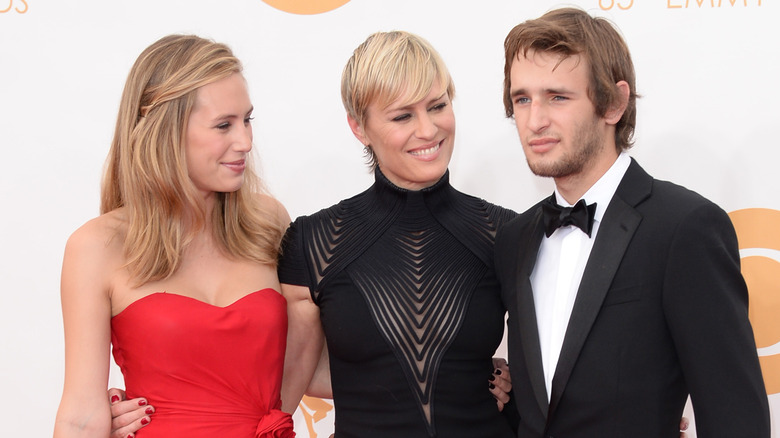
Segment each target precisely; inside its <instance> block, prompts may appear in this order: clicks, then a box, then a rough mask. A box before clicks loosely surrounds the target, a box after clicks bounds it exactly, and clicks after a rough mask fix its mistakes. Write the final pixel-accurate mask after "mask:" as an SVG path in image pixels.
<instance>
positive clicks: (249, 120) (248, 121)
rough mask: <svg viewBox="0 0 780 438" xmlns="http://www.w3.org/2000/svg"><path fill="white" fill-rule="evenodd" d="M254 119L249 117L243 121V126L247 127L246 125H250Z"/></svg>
mask: <svg viewBox="0 0 780 438" xmlns="http://www.w3.org/2000/svg"><path fill="white" fill-rule="evenodd" d="M254 119H255V118H254V117H252V116H249V117H247V118H245V119H244V124H245V125H248V124H250V123H252V120H254Z"/></svg>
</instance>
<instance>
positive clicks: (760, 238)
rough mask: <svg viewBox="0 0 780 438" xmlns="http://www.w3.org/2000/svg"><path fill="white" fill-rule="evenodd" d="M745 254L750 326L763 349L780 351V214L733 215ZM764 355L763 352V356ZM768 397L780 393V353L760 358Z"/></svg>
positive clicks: (754, 210)
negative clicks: (770, 348) (779, 316)
mask: <svg viewBox="0 0 780 438" xmlns="http://www.w3.org/2000/svg"><path fill="white" fill-rule="evenodd" d="M729 216H730V217H731V221H732V222H733V223H734V228H735V229H736V230H737V238H738V239H739V249H740V251H741V252H742V275H743V276H744V277H745V282H746V283H747V286H748V294H749V295H750V310H749V315H750V323H751V324H752V325H753V333H754V335H755V337H756V346H757V347H758V348H759V349H762V348H768V347H773V349H774V350H778V347H780V345H778V344H780V318H778V315H780V211H778V210H770V209H765V208H749V209H745V210H737V211H733V212H731V214H729ZM759 354H760V352H759ZM759 360H760V361H761V370H762V372H763V374H764V384H765V385H766V392H767V394H777V393H780V353H778V354H769V355H760V356H759Z"/></svg>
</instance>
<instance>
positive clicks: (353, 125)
mask: <svg viewBox="0 0 780 438" xmlns="http://www.w3.org/2000/svg"><path fill="white" fill-rule="evenodd" d="M347 123H349V129H351V130H352V133H353V134H354V135H355V138H357V139H358V140H359V141H360V142H361V143H363V146H368V143H369V141H368V137H366V134H365V132H363V127H362V126H360V123H358V121H357V120H355V119H354V118H353V117H352V116H350V115H349V114H347Z"/></svg>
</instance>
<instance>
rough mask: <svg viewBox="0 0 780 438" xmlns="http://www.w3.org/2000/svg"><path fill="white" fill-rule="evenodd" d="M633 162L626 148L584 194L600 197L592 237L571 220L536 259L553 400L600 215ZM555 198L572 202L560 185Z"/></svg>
mask: <svg viewBox="0 0 780 438" xmlns="http://www.w3.org/2000/svg"><path fill="white" fill-rule="evenodd" d="M629 164H631V158H630V157H629V156H628V154H626V153H625V152H622V153H621V154H620V155H618V158H617V160H615V163H614V164H612V166H611V167H610V168H609V170H608V171H607V172H606V173H605V174H604V175H603V176H602V177H601V178H600V179H599V180H598V181H596V183H595V184H593V186H592V187H591V188H590V189H589V190H588V191H587V192H586V193H585V194H584V195H583V196H582V199H585V202H587V203H588V204H593V203H594V202H595V203H596V214H595V216H594V218H595V221H594V224H593V230H592V232H591V236H590V237H588V235H587V234H586V233H585V232H584V231H582V230H580V229H579V228H577V227H576V226H574V225H568V226H565V227H561V228H558V229H557V230H556V231H555V232H554V233H553V234H552V235H551V236H550V237H544V238H543V239H542V243H541V246H540V247H539V254H538V257H537V259H536V265H535V266H534V270H533V272H532V273H531V286H532V288H533V294H534V307H535V308H536V321H537V324H538V328H539V344H540V345H541V350H542V365H543V366H544V378H545V383H546V385H547V399H548V401H549V399H550V393H551V389H552V380H553V376H554V375H555V368H556V367H557V365H558V357H559V356H560V354H561V348H562V346H563V338H564V336H565V335H566V328H567V326H568V325H569V318H570V316H571V311H572V308H573V307H574V300H575V298H577V290H578V289H579V287H580V280H582V274H583V272H584V271H585V265H586V264H587V262H588V257H589V256H590V250H591V249H592V248H593V242H594V241H595V240H596V236H597V235H598V232H599V225H600V224H601V218H603V217H604V212H605V211H606V210H607V206H609V202H610V201H611V200H612V196H613V195H614V194H615V191H616V190H617V187H618V185H619V184H620V181H621V180H622V179H623V175H625V173H626V170H628V166H629ZM555 198H556V200H557V202H558V204H559V205H561V206H564V207H572V206H573V204H569V203H567V202H566V200H565V199H563V196H561V194H560V193H559V192H558V189H557V188H556V189H555Z"/></svg>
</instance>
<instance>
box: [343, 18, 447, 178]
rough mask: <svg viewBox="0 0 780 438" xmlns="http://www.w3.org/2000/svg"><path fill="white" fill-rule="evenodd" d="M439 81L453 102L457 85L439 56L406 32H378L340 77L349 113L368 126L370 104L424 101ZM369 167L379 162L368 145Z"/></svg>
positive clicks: (413, 35)
mask: <svg viewBox="0 0 780 438" xmlns="http://www.w3.org/2000/svg"><path fill="white" fill-rule="evenodd" d="M437 80H438V82H439V84H441V86H442V87H443V88H445V89H446V90H447V95H448V96H449V98H450V99H453V98H454V97H455V85H454V84H453V82H452V77H450V72H449V70H447V66H446V65H445V64H444V61H443V60H442V59H441V56H440V55H439V53H438V52H437V51H436V50H435V49H434V48H433V46H431V44H430V43H429V42H428V41H426V40H425V39H423V38H421V37H419V36H417V35H415V34H412V33H409V32H404V31H391V32H377V33H374V34H372V35H371V36H369V37H368V38H367V39H366V40H365V41H364V42H363V43H362V44H360V45H359V46H358V47H357V48H356V49H355V51H354V52H353V53H352V57H350V58H349V61H347V65H346V66H345V67H344V72H343V73H342V75H341V101H342V102H343V103H344V109H346V110H347V114H348V115H349V116H350V117H351V118H352V119H354V120H355V121H356V122H357V123H358V124H359V125H360V126H365V123H366V119H367V118H368V107H369V105H371V104H373V103H376V104H377V105H379V106H380V107H383V108H384V107H387V106H388V105H390V104H391V103H393V102H395V101H396V100H398V99H403V101H404V102H403V103H404V104H406V103H414V102H418V101H420V100H422V99H423V98H424V97H425V96H426V95H428V93H430V91H431V89H432V88H433V84H434V83H435V82H436V81H437ZM366 153H367V155H368V158H369V162H370V163H369V164H370V165H371V166H372V167H375V166H376V159H375V157H374V153H373V151H372V150H371V145H367V148H366Z"/></svg>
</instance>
